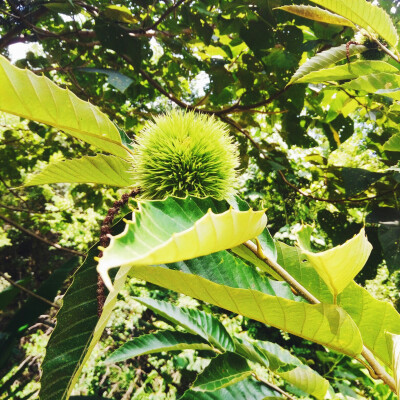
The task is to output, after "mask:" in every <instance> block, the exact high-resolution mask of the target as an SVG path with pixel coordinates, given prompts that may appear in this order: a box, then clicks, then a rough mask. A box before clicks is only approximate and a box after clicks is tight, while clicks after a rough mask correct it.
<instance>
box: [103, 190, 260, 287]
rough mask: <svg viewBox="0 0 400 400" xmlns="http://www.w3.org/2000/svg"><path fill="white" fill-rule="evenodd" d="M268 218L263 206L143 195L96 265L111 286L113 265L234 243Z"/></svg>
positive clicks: (168, 258)
mask: <svg viewBox="0 0 400 400" xmlns="http://www.w3.org/2000/svg"><path fill="white" fill-rule="evenodd" d="M266 222H267V219H266V216H265V214H264V211H253V210H247V211H237V210H234V209H232V208H229V205H228V203H226V202H224V201H217V200H214V199H212V198H205V199H198V198H195V197H186V198H185V199H180V198H173V197H168V198H167V199H165V200H161V201H160V200H154V201H142V202H139V211H138V212H135V214H134V217H133V220H132V221H128V222H127V225H126V228H125V230H124V232H123V233H121V234H120V235H118V236H115V237H112V238H111V241H110V245H109V246H108V247H107V248H106V249H105V250H104V252H103V257H102V258H101V259H100V262H99V266H98V268H97V270H98V271H99V273H100V275H101V277H102V278H103V281H104V283H105V284H106V286H107V287H108V288H110V289H111V290H112V285H111V281H110V278H109V277H108V270H109V269H110V268H114V267H118V266H122V268H123V269H130V267H131V266H133V265H134V266H135V267H136V266H143V265H152V264H163V263H171V262H176V261H180V260H186V259H190V258H194V257H199V256H202V255H205V254H209V253H213V252H217V251H220V250H223V249H228V248H231V247H235V246H238V245H239V244H241V243H243V242H245V241H246V240H249V239H251V238H253V237H255V236H257V235H259V234H260V233H261V232H262V230H263V229H264V227H265V225H266Z"/></svg>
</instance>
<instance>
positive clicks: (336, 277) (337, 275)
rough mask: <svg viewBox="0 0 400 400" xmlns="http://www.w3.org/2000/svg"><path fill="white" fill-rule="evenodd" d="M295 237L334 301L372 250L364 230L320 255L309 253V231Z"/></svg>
mask: <svg viewBox="0 0 400 400" xmlns="http://www.w3.org/2000/svg"><path fill="white" fill-rule="evenodd" d="M297 235H298V237H299V238H300V240H299V246H300V249H301V250H302V252H303V254H305V255H306V256H307V258H308V261H309V262H310V263H311V265H312V266H313V267H314V268H315V270H316V271H317V272H318V274H319V275H320V276H321V278H322V279H323V280H324V282H325V284H326V285H327V286H328V288H329V290H330V291H331V293H332V294H333V296H334V299H336V297H337V295H338V294H340V293H341V292H343V290H344V289H345V288H346V287H347V286H348V285H349V284H350V282H352V281H353V279H354V277H355V276H356V275H357V274H358V273H359V272H360V271H361V269H362V268H363V267H364V265H365V263H366V262H367V259H368V257H369V255H370V253H371V250H372V245H371V243H369V242H368V239H367V237H366V236H365V230H364V228H363V229H361V231H360V233H359V234H358V235H356V236H354V237H353V238H352V239H350V240H348V241H347V242H346V243H344V244H342V245H340V246H336V247H334V248H332V249H329V250H326V251H323V252H320V253H313V252H312V251H310V246H309V236H310V229H307V228H306V229H302V230H300V231H299V232H298V233H297ZM304 236H305V237H306V238H304ZM306 243H307V244H306Z"/></svg>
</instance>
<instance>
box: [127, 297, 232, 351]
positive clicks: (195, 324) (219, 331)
mask: <svg viewBox="0 0 400 400" xmlns="http://www.w3.org/2000/svg"><path fill="white" fill-rule="evenodd" d="M134 299H135V300H136V301H138V302H139V303H141V304H143V305H145V306H146V307H148V308H150V309H151V310H152V311H154V312H155V313H157V314H158V315H161V316H162V317H163V318H165V319H167V320H168V321H171V322H172V323H173V324H177V325H180V326H181V327H183V328H185V329H186V330H187V331H188V332H190V333H192V334H195V335H199V336H201V337H202V338H203V339H205V340H207V341H208V342H209V343H212V345H213V346H215V347H216V348H218V349H220V350H222V351H234V350H235V345H234V343H233V339H232V338H231V336H230V335H229V333H228V332H227V331H226V329H225V327H224V326H223V325H222V324H221V322H219V320H218V319H217V318H215V317H214V316H213V315H212V314H209V313H206V312H204V311H200V310H195V309H189V308H184V307H177V306H174V305H172V304H171V303H169V302H166V301H161V300H154V299H150V298H140V297H134Z"/></svg>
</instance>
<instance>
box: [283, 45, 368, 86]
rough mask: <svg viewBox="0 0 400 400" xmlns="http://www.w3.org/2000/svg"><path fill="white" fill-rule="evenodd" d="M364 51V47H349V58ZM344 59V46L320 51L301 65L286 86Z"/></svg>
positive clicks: (345, 53) (345, 55)
mask: <svg viewBox="0 0 400 400" xmlns="http://www.w3.org/2000/svg"><path fill="white" fill-rule="evenodd" d="M365 50H367V48H366V47H365V46H361V45H351V46H350V47H349V56H352V55H354V54H358V53H362V52H363V51H365ZM346 57H347V50H346V45H345V44H342V45H341V46H338V47H332V48H331V49H329V50H325V51H322V52H321V53H319V54H317V55H316V56H315V57H312V58H309V59H308V60H307V61H306V62H305V63H303V64H302V65H301V66H300V67H299V69H298V70H297V71H296V72H295V74H294V75H293V76H292V78H291V79H290V82H289V83H288V85H289V84H292V83H295V82H297V81H298V80H299V79H301V78H302V77H303V76H305V75H307V74H310V73H311V72H314V71H319V70H323V69H325V68H327V67H329V66H331V65H333V64H335V63H337V62H338V61H341V60H343V59H345V58H346Z"/></svg>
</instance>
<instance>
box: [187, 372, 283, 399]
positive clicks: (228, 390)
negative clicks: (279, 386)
mask: <svg viewBox="0 0 400 400" xmlns="http://www.w3.org/2000/svg"><path fill="white" fill-rule="evenodd" d="M227 399H229V400H243V399H252V400H278V399H279V400H282V399H284V397H282V396H281V395H280V394H279V393H278V392H276V391H275V390H272V389H271V388H269V387H268V386H267V385H265V384H263V383H261V382H258V381H256V380H255V379H254V378H250V377H249V378H247V379H244V380H242V381H239V382H236V383H235V384H233V385H230V386H227V387H225V388H222V389H218V390H215V391H210V392H199V391H196V390H187V391H186V392H185V393H184V395H183V396H182V397H180V398H179V400H227Z"/></svg>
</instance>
